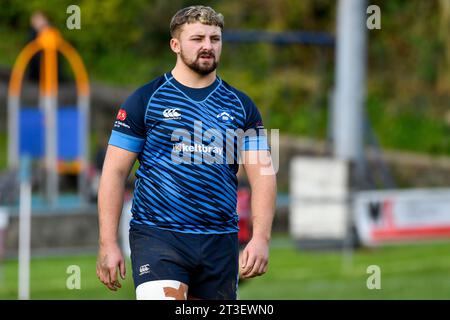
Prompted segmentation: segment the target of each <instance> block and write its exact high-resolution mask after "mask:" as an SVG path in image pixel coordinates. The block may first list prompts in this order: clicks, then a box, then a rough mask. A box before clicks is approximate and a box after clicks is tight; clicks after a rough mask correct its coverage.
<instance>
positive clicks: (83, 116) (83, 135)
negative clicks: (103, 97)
mask: <svg viewBox="0 0 450 320" xmlns="http://www.w3.org/2000/svg"><path fill="white" fill-rule="evenodd" d="M78 119H79V121H80V122H79V123H83V122H84V126H81V127H80V130H79V133H78V143H79V146H80V152H81V172H80V173H79V174H78V195H79V197H80V199H82V200H83V201H84V202H85V203H87V202H88V201H89V198H88V195H89V191H88V190H89V186H88V183H87V178H88V177H87V175H88V163H89V139H90V136H89V132H90V129H89V126H90V123H89V122H90V118H89V96H78Z"/></svg>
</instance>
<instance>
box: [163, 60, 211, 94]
mask: <svg viewBox="0 0 450 320" xmlns="http://www.w3.org/2000/svg"><path fill="white" fill-rule="evenodd" d="M172 76H173V77H174V78H175V80H177V81H178V82H179V83H181V84H182V85H185V86H186V87H190V88H205V87H207V86H209V85H211V84H212V83H213V82H214V81H215V80H216V70H214V71H213V72H211V73H210V74H207V75H202V74H198V73H197V72H195V71H192V70H191V69H190V68H189V67H187V66H186V65H184V64H182V63H177V64H176V65H175V67H174V68H173V70H172Z"/></svg>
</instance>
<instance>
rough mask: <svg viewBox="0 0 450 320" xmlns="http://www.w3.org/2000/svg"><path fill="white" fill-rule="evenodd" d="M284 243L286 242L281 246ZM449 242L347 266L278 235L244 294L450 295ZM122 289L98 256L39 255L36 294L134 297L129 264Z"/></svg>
mask: <svg viewBox="0 0 450 320" xmlns="http://www.w3.org/2000/svg"><path fill="white" fill-rule="evenodd" d="M280 244H281V245H280ZM449 248H450V244H449V243H424V244H420V245H404V246H391V247H385V248H379V249H373V250H368V249H362V250H358V251H356V252H355V253H354V255H353V259H352V262H351V264H348V265H347V268H343V266H344V265H343V258H342V254H341V252H312V251H298V250H297V249H295V248H294V247H293V246H292V244H291V243H290V242H287V241H286V240H283V239H277V238H276V239H275V240H274V242H273V246H272V249H271V254H270V268H269V271H268V273H267V274H266V275H265V276H263V277H259V278H254V279H251V280H248V281H246V282H244V283H241V284H240V287H239V298H240V299H449V298H450V272H449V270H450V255H449V254H448V252H449ZM70 265H78V266H79V267H80V269H81V289H80V290H76V289H74V290H69V289H67V288H66V281H67V278H68V277H69V276H70V275H69V274H67V273H66V270H67V267H68V266H70ZM369 265H378V266H379V267H380V268H381V289H380V290H376V289H374V290H369V289H367V286H366V282H367V279H368V277H369V276H370V275H369V274H367V273H366V270H367V267H368V266H369ZM2 270H3V271H2V276H1V277H2V278H1V280H0V299H16V298H17V261H16V260H8V261H6V262H5V264H4V266H3V269H2ZM127 272H128V273H127V278H126V280H125V281H123V288H122V289H121V290H119V291H117V292H110V291H109V290H107V289H106V288H105V287H103V285H102V284H101V283H100V282H99V281H98V280H97V277H96V274H95V256H93V255H81V256H66V257H50V258H35V259H33V260H32V263H31V276H30V277H31V299H134V289H133V283H132V278H131V268H130V263H129V262H128V263H127Z"/></svg>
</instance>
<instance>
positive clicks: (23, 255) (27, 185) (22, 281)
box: [19, 157, 31, 300]
mask: <svg viewBox="0 0 450 320" xmlns="http://www.w3.org/2000/svg"><path fill="white" fill-rule="evenodd" d="M20 169H21V170H20V203H19V299H20V300H28V299H29V298H30V233H31V182H30V180H31V179H30V159H29V158H28V157H23V158H22V159H21V168H20Z"/></svg>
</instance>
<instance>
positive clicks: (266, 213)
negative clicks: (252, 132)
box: [240, 150, 277, 278]
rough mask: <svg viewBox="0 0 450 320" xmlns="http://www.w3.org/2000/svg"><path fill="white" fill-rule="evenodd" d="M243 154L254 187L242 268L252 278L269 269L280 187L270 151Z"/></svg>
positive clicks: (246, 169) (241, 262) (244, 273)
mask: <svg viewBox="0 0 450 320" xmlns="http://www.w3.org/2000/svg"><path fill="white" fill-rule="evenodd" d="M243 156H244V168H245V171H246V173H247V177H248V180H249V183H250V188H251V191H252V198H251V208H252V222H253V235H252V239H251V240H250V242H249V243H248V244H247V246H246V247H245V249H244V251H243V253H242V256H241V261H240V264H241V269H240V272H241V275H242V277H243V278H252V277H255V276H260V275H262V274H264V273H265V272H266V271H267V265H268V261H269V242H270V234H271V230H272V221H273V217H274V213H275V199H276V189H277V187H276V176H275V171H274V170H273V166H272V162H271V157H270V153H269V151H266V150H264V151H245V152H244V153H243Z"/></svg>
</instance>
